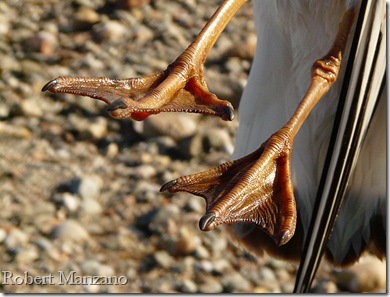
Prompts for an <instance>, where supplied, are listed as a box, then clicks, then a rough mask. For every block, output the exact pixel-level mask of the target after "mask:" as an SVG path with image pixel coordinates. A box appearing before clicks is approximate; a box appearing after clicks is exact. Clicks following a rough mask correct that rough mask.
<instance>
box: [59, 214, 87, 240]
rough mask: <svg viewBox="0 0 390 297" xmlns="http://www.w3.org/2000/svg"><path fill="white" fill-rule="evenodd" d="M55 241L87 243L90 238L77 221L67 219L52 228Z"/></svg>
mask: <svg viewBox="0 0 390 297" xmlns="http://www.w3.org/2000/svg"><path fill="white" fill-rule="evenodd" d="M53 237H54V238H55V239H61V240H70V241H74V242H82V241H87V240H88V239H89V238H90V237H89V234H88V232H87V231H86V230H85V228H84V227H83V226H81V225H80V224H79V223H78V222H77V221H74V220H71V219H68V220H66V221H64V222H62V223H61V224H60V225H58V226H57V227H55V228H54V230H53Z"/></svg>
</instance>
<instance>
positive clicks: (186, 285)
mask: <svg viewBox="0 0 390 297" xmlns="http://www.w3.org/2000/svg"><path fill="white" fill-rule="evenodd" d="M180 290H181V291H182V292H183V293H196V292H197V291H198V286H197V285H196V284H195V283H194V282H193V281H192V280H190V279H185V280H184V281H183V283H182V285H181V288H180Z"/></svg>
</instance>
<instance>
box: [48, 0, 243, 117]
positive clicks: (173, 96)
mask: <svg viewBox="0 0 390 297" xmlns="http://www.w3.org/2000/svg"><path fill="white" fill-rule="evenodd" d="M247 1H248V0H224V1H223V2H222V4H221V5H220V6H219V8H218V10H217V11H216V12H215V13H214V15H213V16H212V17H211V19H210V20H209V21H208V23H207V24H206V25H205V27H204V28H203V29H202V31H201V32H200V34H199V35H198V36H197V38H196V39H195V40H194V42H193V43H192V44H191V45H190V46H189V47H188V48H187V49H186V50H185V51H184V52H183V53H182V54H181V55H180V56H179V57H178V58H177V59H176V61H175V62H173V63H172V64H171V65H169V66H168V68H167V69H166V70H165V71H163V72H160V73H157V74H154V75H150V76H146V77H141V78H130V79H111V78H107V77H99V78H86V77H57V78H56V79H53V80H52V81H50V82H48V83H47V84H46V85H45V86H44V87H43V88H42V91H50V92H52V93H70V94H77V95H82V96H88V97H91V98H94V99H99V100H102V101H104V102H105V103H107V104H109V105H110V106H109V107H108V111H109V113H110V115H111V116H113V117H114V118H119V119H122V118H128V117H131V118H133V119H135V120H144V119H145V118H146V117H148V116H149V115H151V114H157V113H160V112H194V113H203V114H210V115H217V116H219V117H221V118H222V119H224V120H232V119H233V117H234V112H233V107H232V105H231V103H230V102H228V101H225V100H220V99H218V98H217V96H216V95H215V94H212V93H210V92H209V90H208V88H207V85H206V82H205V80H204V77H203V67H204V66H203V65H204V62H205V60H206V57H207V55H208V54H209V52H210V50H211V48H212V47H213V45H214V44H215V42H216V41H217V39H218V37H219V36H220V34H221V33H222V31H223V30H224V28H225V27H226V25H227V24H228V23H229V21H230V19H231V18H232V17H233V15H234V14H235V13H236V12H237V11H238V9H239V8H240V7H241V6H242V5H243V4H244V3H245V2H247Z"/></svg>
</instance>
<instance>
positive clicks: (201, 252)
mask: <svg viewBox="0 0 390 297" xmlns="http://www.w3.org/2000/svg"><path fill="white" fill-rule="evenodd" d="M194 255H195V257H196V258H197V259H201V260H202V259H209V258H210V252H209V251H208V250H207V249H206V248H205V247H204V246H203V245H198V246H197V247H196V250H195V254H194Z"/></svg>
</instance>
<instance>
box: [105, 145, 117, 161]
mask: <svg viewBox="0 0 390 297" xmlns="http://www.w3.org/2000/svg"><path fill="white" fill-rule="evenodd" d="M118 153H119V146H118V145H117V144H116V143H110V144H109V145H108V147H107V152H106V155H107V157H109V158H111V159H112V158H115V157H116V156H117V155H118Z"/></svg>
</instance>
